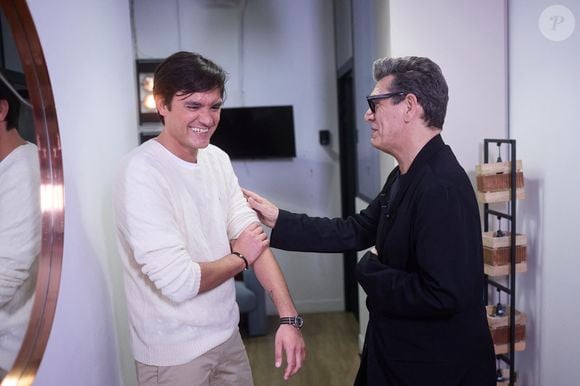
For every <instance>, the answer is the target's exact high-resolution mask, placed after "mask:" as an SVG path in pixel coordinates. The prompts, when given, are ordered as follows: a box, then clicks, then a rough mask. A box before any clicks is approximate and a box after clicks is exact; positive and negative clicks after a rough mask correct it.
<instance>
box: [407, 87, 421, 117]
mask: <svg viewBox="0 0 580 386" xmlns="http://www.w3.org/2000/svg"><path fill="white" fill-rule="evenodd" d="M404 103H405V112H404V113H405V118H404V119H405V122H410V121H411V120H412V119H413V118H414V117H416V116H422V114H423V109H422V108H421V105H420V104H419V101H418V100H417V96H416V95H415V94H407V95H405V100H404Z"/></svg>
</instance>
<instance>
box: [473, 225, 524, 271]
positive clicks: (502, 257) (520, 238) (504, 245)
mask: <svg viewBox="0 0 580 386" xmlns="http://www.w3.org/2000/svg"><path fill="white" fill-rule="evenodd" d="M482 241H483V263H484V265H483V270H484V272H485V274H486V275H489V276H504V275H508V274H509V273H510V256H511V255H510V245H511V244H510V242H511V240H510V232H505V234H504V236H501V237H497V236H495V232H483V233H482ZM527 242H528V241H527V237H526V235H523V234H516V272H526V271H527V269H528V265H527V261H528V256H527V248H526V245H527Z"/></svg>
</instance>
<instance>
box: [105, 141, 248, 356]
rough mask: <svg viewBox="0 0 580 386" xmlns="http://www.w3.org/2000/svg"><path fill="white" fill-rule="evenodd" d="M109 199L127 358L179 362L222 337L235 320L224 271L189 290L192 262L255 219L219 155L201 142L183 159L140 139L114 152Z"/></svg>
mask: <svg viewBox="0 0 580 386" xmlns="http://www.w3.org/2000/svg"><path fill="white" fill-rule="evenodd" d="M114 205H115V213H116V225H117V235H118V242H119V251H120V255H121V258H122V260H123V265H124V277H125V292H126V293H125V295H126V297H127V304H128V307H129V320H130V327H131V335H132V344H133V353H134V356H135V359H136V360H138V361H139V362H142V363H145V364H150V365H158V366H172V365H178V364H184V363H187V362H189V361H191V360H192V359H194V358H196V357H198V356H200V355H202V354H203V353H205V352H207V351H209V350H211V349H212V348H214V347H216V346H218V345H219V344H221V343H223V342H225V341H226V340H227V339H228V338H229V337H230V336H231V335H232V333H233V331H234V330H235V328H237V324H238V322H239V313H238V306H237V304H236V302H235V289H234V282H233V279H230V280H227V281H226V282H225V283H223V284H221V285H220V286H218V287H216V288H214V289H213V290H210V291H207V292H205V293H203V294H198V291H199V286H200V280H201V271H200V267H199V264H198V263H199V262H203V261H214V260H218V259H220V258H222V257H223V256H225V255H227V254H229V253H230V244H229V241H230V240H231V239H234V238H236V237H238V235H239V234H240V233H241V232H242V230H243V229H244V228H246V227H247V226H248V225H250V224H251V223H253V222H257V221H258V219H257V216H256V214H255V213H254V211H253V210H252V209H250V207H249V206H248V204H247V203H246V200H245V199H244V197H243V195H242V192H241V190H240V187H239V185H238V181H237V178H236V176H235V174H234V171H233V169H232V166H231V163H230V160H229V157H228V156H227V154H226V153H224V152H223V151H222V150H220V149H219V148H217V147H215V146H212V145H210V146H209V147H207V148H206V149H201V150H199V152H198V156H197V163H196V164H192V163H188V162H185V161H183V160H181V159H180V158H178V157H176V156H175V155H173V154H172V153H171V152H169V151H168V150H167V149H165V147H163V146H162V145H161V144H160V143H159V142H157V141H156V140H154V139H153V140H149V141H147V142H145V143H144V144H142V145H141V146H139V147H138V148H137V149H135V150H134V151H132V152H131V153H129V154H128V155H127V156H126V157H125V158H124V159H123V162H122V166H121V170H120V172H119V174H118V177H117V181H116V185H115V191H114Z"/></svg>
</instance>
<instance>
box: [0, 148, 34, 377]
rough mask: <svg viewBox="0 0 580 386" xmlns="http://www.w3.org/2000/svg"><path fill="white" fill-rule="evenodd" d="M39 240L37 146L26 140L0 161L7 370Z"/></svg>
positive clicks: (25, 310)
mask: <svg viewBox="0 0 580 386" xmlns="http://www.w3.org/2000/svg"><path fill="white" fill-rule="evenodd" d="M40 241H41V213H40V167H39V163H38V149H37V147H36V145H34V144H32V143H27V144H25V145H22V146H18V147H17V148H16V149H14V150H13V151H12V152H11V153H10V154H8V156H6V158H4V159H3V160H2V161H0V368H3V369H5V370H10V368H11V367H12V363H13V362H14V359H16V354H18V351H19V350H20V346H21V344H22V339H23V338H24V333H25V332H26V328H27V327H28V320H29V318H30V311H31V310H32V302H33V300H34V287H35V285H36V271H37V265H38V264H37V256H38V254H39V253H40Z"/></svg>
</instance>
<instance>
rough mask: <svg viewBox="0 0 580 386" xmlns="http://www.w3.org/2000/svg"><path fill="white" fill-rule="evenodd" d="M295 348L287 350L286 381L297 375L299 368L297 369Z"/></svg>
mask: <svg viewBox="0 0 580 386" xmlns="http://www.w3.org/2000/svg"><path fill="white" fill-rule="evenodd" d="M295 351H296V350H295V348H286V362H287V363H288V366H286V371H284V379H285V380H288V379H289V378H290V377H291V376H292V375H294V374H296V372H297V371H298V368H296V355H295V354H296V353H295Z"/></svg>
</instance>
